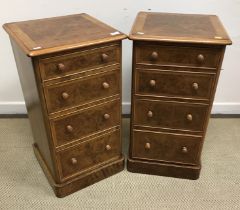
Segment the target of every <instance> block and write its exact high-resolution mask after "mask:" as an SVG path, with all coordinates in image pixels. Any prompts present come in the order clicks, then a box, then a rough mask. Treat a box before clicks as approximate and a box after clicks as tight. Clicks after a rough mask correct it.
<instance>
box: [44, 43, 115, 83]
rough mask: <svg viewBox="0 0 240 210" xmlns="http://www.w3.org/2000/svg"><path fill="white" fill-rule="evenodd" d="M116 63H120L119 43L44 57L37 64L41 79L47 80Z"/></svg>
mask: <svg viewBox="0 0 240 210" xmlns="http://www.w3.org/2000/svg"><path fill="white" fill-rule="evenodd" d="M116 63H120V46H119V45H111V46H106V47H100V48H96V47H94V48H92V49H90V50H83V51H80V52H76V53H70V54H63V55H60V56H55V57H51V58H44V59H40V64H39V65H40V72H41V77H42V80H49V79H54V78H59V77H64V76H68V75H70V74H76V73H79V72H83V71H87V70H88V69H93V68H96V67H103V66H107V65H112V64H116Z"/></svg>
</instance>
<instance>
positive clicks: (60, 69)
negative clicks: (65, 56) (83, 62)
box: [57, 63, 65, 72]
mask: <svg viewBox="0 0 240 210" xmlns="http://www.w3.org/2000/svg"><path fill="white" fill-rule="evenodd" d="M57 69H58V71H59V72H63V71H64V70H65V65H64V64H63V63H59V64H58V65H57Z"/></svg>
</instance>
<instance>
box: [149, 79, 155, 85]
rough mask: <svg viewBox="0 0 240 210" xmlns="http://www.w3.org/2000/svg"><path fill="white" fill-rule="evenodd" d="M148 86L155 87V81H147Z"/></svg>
mask: <svg viewBox="0 0 240 210" xmlns="http://www.w3.org/2000/svg"><path fill="white" fill-rule="evenodd" d="M149 84H150V86H151V87H155V86H156V81H155V80H154V79H151V80H150V81H149Z"/></svg>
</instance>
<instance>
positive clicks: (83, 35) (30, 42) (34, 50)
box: [3, 13, 126, 56]
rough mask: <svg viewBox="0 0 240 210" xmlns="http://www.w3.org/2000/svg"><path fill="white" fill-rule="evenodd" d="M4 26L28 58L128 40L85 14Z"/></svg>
mask: <svg viewBox="0 0 240 210" xmlns="http://www.w3.org/2000/svg"><path fill="white" fill-rule="evenodd" d="M3 27H4V29H5V30H6V31H7V32H8V34H9V35H10V37H11V38H13V39H14V40H15V41H16V42H17V43H18V44H19V45H20V47H21V48H22V49H23V50H24V51H25V53H26V54H27V55H29V56H38V55H42V54H45V53H53V52H59V51H62V50H67V49H75V48H79V47H85V46H89V45H94V44H100V43H104V42H111V41H117V40H121V39H124V38H126V35H124V34H123V33H121V32H119V31H118V30H116V29H114V28H112V27H110V26H108V25H106V24H104V23H102V22H100V21H99V20H97V19H95V18H93V17H91V16H89V15H87V14H84V13H83V14H76V15H68V16H62V17H54V18H46V19H38V20H30V21H22V22H15V23H7V24H5V25H4V26H3Z"/></svg>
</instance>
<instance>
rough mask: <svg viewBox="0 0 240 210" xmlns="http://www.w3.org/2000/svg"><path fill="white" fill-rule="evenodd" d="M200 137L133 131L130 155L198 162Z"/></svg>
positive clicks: (177, 161) (181, 161) (172, 160)
mask: <svg viewBox="0 0 240 210" xmlns="http://www.w3.org/2000/svg"><path fill="white" fill-rule="evenodd" d="M201 139H202V137H200V136H190V135H181V134H173V133H160V132H154V133H153V132H150V131H134V132H133V148H132V156H133V158H140V159H148V160H156V161H167V162H176V163H185V164H193V165H194V164H198V163H199V154H200V149H201Z"/></svg>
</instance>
